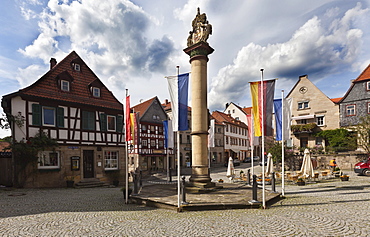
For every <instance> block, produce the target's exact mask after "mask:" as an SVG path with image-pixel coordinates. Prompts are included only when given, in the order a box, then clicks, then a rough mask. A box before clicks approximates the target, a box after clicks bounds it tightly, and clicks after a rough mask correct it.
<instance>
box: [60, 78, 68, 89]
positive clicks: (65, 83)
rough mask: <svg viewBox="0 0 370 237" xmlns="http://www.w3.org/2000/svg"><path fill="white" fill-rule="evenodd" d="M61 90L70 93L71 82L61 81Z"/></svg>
mask: <svg viewBox="0 0 370 237" xmlns="http://www.w3.org/2000/svg"><path fill="white" fill-rule="evenodd" d="M60 89H61V90H62V91H69V81H66V80H61V82H60Z"/></svg>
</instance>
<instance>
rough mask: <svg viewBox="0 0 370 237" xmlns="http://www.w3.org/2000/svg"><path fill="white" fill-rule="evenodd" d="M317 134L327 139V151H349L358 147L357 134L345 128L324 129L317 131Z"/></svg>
mask: <svg viewBox="0 0 370 237" xmlns="http://www.w3.org/2000/svg"><path fill="white" fill-rule="evenodd" d="M316 136H317V137H322V138H324V139H325V140H326V141H327V144H326V150H327V151H328V150H332V151H349V150H356V148H357V139H356V134H355V133H354V132H351V131H348V130H346V129H343V128H338V129H331V130H323V131H320V132H318V133H316Z"/></svg>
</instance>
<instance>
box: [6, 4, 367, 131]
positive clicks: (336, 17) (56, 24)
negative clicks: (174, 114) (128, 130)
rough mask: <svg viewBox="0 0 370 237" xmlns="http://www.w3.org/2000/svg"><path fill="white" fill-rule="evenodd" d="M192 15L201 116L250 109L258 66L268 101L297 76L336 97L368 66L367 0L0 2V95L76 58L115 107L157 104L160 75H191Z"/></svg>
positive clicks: (164, 92)
mask: <svg viewBox="0 0 370 237" xmlns="http://www.w3.org/2000/svg"><path fill="white" fill-rule="evenodd" d="M198 7H199V8H200V12H201V13H206V15H207V20H208V21H209V23H210V24H211V25H212V35H210V37H209V39H208V43H209V45H210V46H211V47H212V48H213V49H214V50H215V51H214V52H213V53H212V54H210V55H209V56H208V57H209V61H208V74H207V75H208V82H207V83H208V107H209V109H210V110H211V111H214V110H219V111H223V110H224V109H225V104H226V103H230V102H234V103H235V104H238V105H239V106H241V107H249V106H251V97H250V88H249V83H248V82H250V81H258V80H260V79H261V72H260V69H262V68H263V69H264V75H263V78H264V79H272V78H278V80H277V82H276V87H275V98H281V91H282V90H284V93H285V94H288V93H289V91H290V90H291V89H292V87H293V86H294V85H295V83H296V82H297V80H298V78H299V76H301V75H306V74H307V75H308V78H309V79H310V80H311V81H312V82H313V83H314V84H315V85H316V86H317V87H318V88H319V89H320V90H321V91H322V92H323V93H325V94H326V95H327V96H328V97H329V98H338V97H342V96H343V95H344V94H345V93H346V91H347V90H348V88H349V86H350V82H351V80H353V79H356V78H357V77H358V76H359V74H360V73H361V72H362V71H363V70H364V69H365V68H366V67H367V66H368V65H369V64H370V46H369V42H370V27H369V24H368V22H370V0H351V1H348V0H310V1H303V0H279V1H276V0H248V1H245V0H232V1H225V0H187V1H185V0H176V1H173V0H151V1H147V0H132V1H128V0H109V1H91V0H90V1H88V0H23V1H21V0H1V1H0V27H1V28H0V81H1V87H0V95H1V96H3V95H6V94H9V93H12V92H15V91H17V90H19V89H21V88H24V87H27V86H29V85H31V84H32V83H34V82H35V81H36V80H37V79H39V78H40V77H41V76H42V75H44V74H45V73H46V72H47V71H48V70H49V61H50V58H56V60H57V61H58V62H60V61H61V60H62V59H63V58H64V57H65V56H67V55H68V54H69V53H70V52H72V51H76V52H77V54H79V55H80V57H81V58H82V59H83V60H84V61H85V63H86V64H87V65H88V66H89V67H90V68H91V69H92V70H93V71H94V73H95V74H96V75H97V76H98V77H99V78H100V80H101V81H102V82H103V83H104V84H105V86H106V87H107V88H108V89H109V90H110V91H112V92H113V94H114V95H115V97H116V98H117V99H118V100H119V101H121V102H123V100H124V98H125V94H126V89H128V91H129V94H130V96H131V105H136V104H138V103H140V101H145V100H148V99H151V98H153V97H154V96H158V98H159V99H160V100H161V101H162V102H164V100H165V99H169V93H168V87H167V81H166V79H165V77H166V76H172V75H176V74H177V69H176V66H180V73H186V72H190V71H191V68H190V64H189V56H188V55H187V54H185V53H184V52H183V49H185V48H186V47H187V46H186V43H187V37H188V35H189V31H190V30H192V28H191V22H192V20H193V19H194V17H195V15H196V13H197V8H198ZM190 89H191V84H190ZM189 105H191V97H190V98H189ZM0 111H1V112H2V110H0ZM8 135H10V131H9V130H2V129H0V137H4V136H8Z"/></svg>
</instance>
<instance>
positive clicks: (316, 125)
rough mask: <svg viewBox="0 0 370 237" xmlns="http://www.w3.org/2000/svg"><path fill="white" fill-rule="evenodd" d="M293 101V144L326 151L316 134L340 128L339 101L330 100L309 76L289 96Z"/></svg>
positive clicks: (298, 83) (301, 78)
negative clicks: (321, 148)
mask: <svg viewBox="0 0 370 237" xmlns="http://www.w3.org/2000/svg"><path fill="white" fill-rule="evenodd" d="M287 98H291V99H292V127H291V130H292V141H293V146H294V147H295V148H306V147H309V148H313V147H321V146H322V147H323V148H325V141H324V139H323V138H321V137H317V136H315V135H314V133H315V132H318V131H322V130H328V129H337V128H339V104H338V103H337V102H338V101H339V100H340V98H335V99H330V98H328V97H327V96H326V95H325V94H324V93H322V92H321V91H320V90H319V89H318V88H317V87H316V86H315V85H314V84H313V83H312V82H311V81H310V80H309V79H308V76H307V75H303V76H300V77H299V80H298V82H297V83H296V84H295V85H294V87H293V88H292V90H291V91H290V92H289V93H288V95H287Z"/></svg>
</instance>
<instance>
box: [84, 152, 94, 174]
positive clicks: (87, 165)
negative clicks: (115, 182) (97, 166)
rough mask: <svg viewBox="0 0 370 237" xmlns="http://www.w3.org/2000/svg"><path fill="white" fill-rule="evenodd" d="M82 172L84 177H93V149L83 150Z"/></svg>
mask: <svg viewBox="0 0 370 237" xmlns="http://www.w3.org/2000/svg"><path fill="white" fill-rule="evenodd" d="M83 166H84V168H83V172H84V178H85V179H88V178H94V151H93V150H84V151H83Z"/></svg>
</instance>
